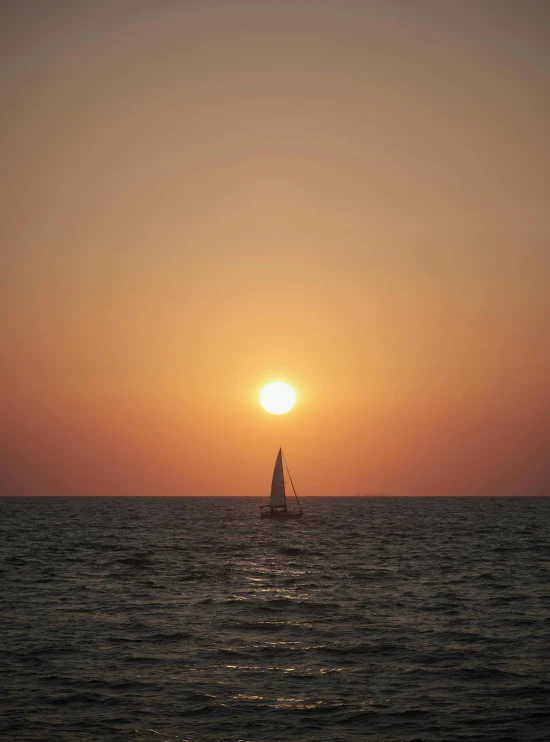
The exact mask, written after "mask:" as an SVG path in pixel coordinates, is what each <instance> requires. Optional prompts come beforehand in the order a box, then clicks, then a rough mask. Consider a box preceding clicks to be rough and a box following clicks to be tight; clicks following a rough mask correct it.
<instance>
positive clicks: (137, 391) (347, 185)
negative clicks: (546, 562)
mask: <svg viewBox="0 0 550 742" xmlns="http://www.w3.org/2000/svg"><path fill="white" fill-rule="evenodd" d="M0 13H1V14H2V18H1V19H0V28H1V31H0V34H1V36H2V38H1V43H0V49H1V51H0V56H1V60H0V61H1V64H0V86H1V95H2V124H1V126H0V154H1V157H2V162H3V166H2V170H3V176H4V177H3V178H2V181H3V183H2V220H1V222H2V223H1V226H0V229H1V231H2V240H1V251H2V259H1V266H2V271H1V275H0V282H1V296H2V299H1V301H2V312H1V313H0V332H1V334H2V342H1V347H2V358H1V369H0V370H1V382H2V383H1V389H0V404H1V408H2V412H1V414H0V418H1V426H2V439H3V444H2V450H3V452H4V453H3V470H4V474H3V481H4V483H5V485H4V487H3V492H4V494H14V495H66V496H68V495H266V496H267V494H268V492H269V485H270V481H271V472H272V468H273V464H274V461H275V456H276V454H277V451H278V448H279V445H282V447H283V450H284V452H285V454H286V458H287V460H288V463H289V465H290V468H291V473H292V477H293V480H294V483H295V485H296V488H297V490H298V493H299V494H301V495H304V496H308V495H354V494H356V493H358V492H360V493H372V492H384V493H386V494H388V495H401V496H405V495H546V494H548V493H549V492H550V462H549V459H550V457H549V456H548V440H550V388H549V386H550V382H549V380H550V343H549V341H548V338H549V337H550V328H549V324H550V322H549V318H550V292H549V290H548V283H549V278H550V240H549V238H550V217H549V214H548V212H549V210H548V203H549V202H550V168H549V165H550V156H549V146H548V131H550V99H549V96H548V90H549V89H550V23H549V21H550V10H549V7H548V4H547V3H546V2H545V1H544V0H540V1H538V0H523V1H521V2H520V0H517V1H510V0H475V1H474V0H471V1H470V0H188V1H186V0H108V1H107V0H96V1H95V2H93V3H90V2H87V1H86V0H71V1H70V2H69V1H68V0H67V1H65V0H40V2H39V1H38V0H26V1H25V2H20V0H6V2H3V3H2V8H1V10H0ZM274 380H282V381H286V382H288V383H290V384H292V386H293V387H294V388H295V390H296V393H297V397H298V400H297V404H296V406H295V407H294V409H293V410H292V411H291V412H290V413H288V414H287V415H283V416H273V415H269V414H268V413H266V412H265V411H263V410H262V408H261V407H260V405H259V403H258V395H259V392H260V390H261V388H262V386H263V385H264V384H266V383H268V382H270V381H274Z"/></svg>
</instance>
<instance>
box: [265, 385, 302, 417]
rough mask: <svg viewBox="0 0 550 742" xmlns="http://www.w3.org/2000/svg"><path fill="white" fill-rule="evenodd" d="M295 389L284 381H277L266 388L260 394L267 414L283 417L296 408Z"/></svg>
mask: <svg viewBox="0 0 550 742" xmlns="http://www.w3.org/2000/svg"><path fill="white" fill-rule="evenodd" d="M295 402H296V394H295V392H294V389H293V388H292V387H291V386H289V385H288V384H285V383H284V382H283V381H275V382H273V383H272V384H268V385H267V386H265V387H264V388H263V389H262V391H261V394H260V403H261V405H262V407H263V408H264V410H265V411H266V412H270V413H271V414H272V415H283V414H284V413H285V412H288V411H289V410H291V409H292V408H293V407H294V403H295Z"/></svg>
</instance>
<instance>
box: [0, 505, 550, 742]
mask: <svg viewBox="0 0 550 742" xmlns="http://www.w3.org/2000/svg"><path fill="white" fill-rule="evenodd" d="M263 502H264V499H260V498H257V499H256V498H244V497H242V498H232V497H228V498H222V497H219V498H193V497H190V498H162V497H159V498H132V497H121V498H85V499H84V498H72V499H71V498H2V499H0V531H1V533H0V581H1V583H0V584H1V588H2V589H1V595H0V599H1V605H0V637H1V641H0V650H1V663H0V686H1V693H0V740H2V742H4V741H6V740H9V741H10V742H11V741H12V740H13V741H17V742H25V741H26V740H28V741H29V742H31V741H32V742H50V740H51V742H73V741H75V740H86V741H87V742H92V741H94V742H96V741H97V742H103V741H104V740H105V742H107V741H108V740H109V741H110V740H113V741H115V740H116V741H117V742H119V741H124V740H133V741H136V742H185V741H188V742H292V741H293V740H296V741H299V742H320V741H321V740H322V741H323V742H326V741H327V740H330V741H331V742H347V741H348V740H365V741H368V742H405V740H407V741H409V742H420V741H421V740H422V742H446V741H447V740H449V741H450V740H452V741H453V742H459V741H461V740H464V741H466V740H467V741H468V742H474V741H476V742H477V741H479V742H497V741H498V742H505V741H507V742H511V741H512V740H517V741H518V742H531V741H533V742H534V741H535V740H536V741H537V742H538V741H540V742H542V740H550V499H546V498H444V497H442V498H385V497H362V498H360V497H357V498H352V497H342V498H337V497H334V498H328V497H327V498H313V497H312V498H303V505H304V509H305V515H304V517H303V518H302V519H301V520H288V521H279V522H277V521H272V520H260V518H259V517H258V514H259V507H260V504H262V503H263Z"/></svg>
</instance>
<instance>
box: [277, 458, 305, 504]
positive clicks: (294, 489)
mask: <svg viewBox="0 0 550 742" xmlns="http://www.w3.org/2000/svg"><path fill="white" fill-rule="evenodd" d="M281 454H282V455H283V461H284V462H285V466H286V470H287V472H288V478H289V479H290V484H291V485H292V490H293V492H294V497H295V498H296V502H297V503H298V507H299V508H300V512H302V506H301V505H300V500H298V495H297V494H296V488H295V486H294V482H293V481H292V475H291V473H290V469H289V468H288V464H287V462H286V458H285V455H284V453H283V449H282V448H281Z"/></svg>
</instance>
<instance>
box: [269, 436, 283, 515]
mask: <svg viewBox="0 0 550 742" xmlns="http://www.w3.org/2000/svg"><path fill="white" fill-rule="evenodd" d="M269 505H270V507H272V508H282V507H284V506H285V505H286V496H285V480H284V476H283V456H282V452H281V449H279V455H278V456H277V461H276V462H275V468H274V469H273V479H272V480H271V497H270V498H269Z"/></svg>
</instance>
